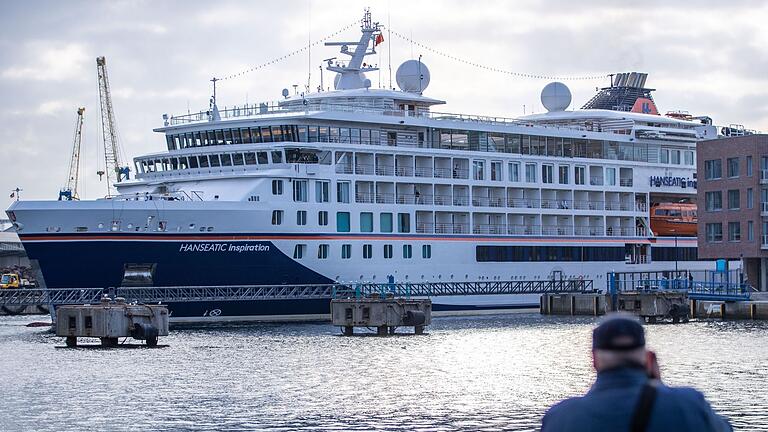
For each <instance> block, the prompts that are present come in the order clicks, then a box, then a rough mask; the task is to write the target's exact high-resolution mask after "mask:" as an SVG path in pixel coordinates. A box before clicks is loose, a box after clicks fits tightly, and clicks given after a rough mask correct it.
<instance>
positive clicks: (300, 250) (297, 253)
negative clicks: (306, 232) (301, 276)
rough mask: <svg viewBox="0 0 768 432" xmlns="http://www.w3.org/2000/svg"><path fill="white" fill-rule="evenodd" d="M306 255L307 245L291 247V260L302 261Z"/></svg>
mask: <svg viewBox="0 0 768 432" xmlns="http://www.w3.org/2000/svg"><path fill="white" fill-rule="evenodd" d="M306 254H307V245H305V244H297V245H296V246H294V247H293V259H302V258H304V255H306Z"/></svg>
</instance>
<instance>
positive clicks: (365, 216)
mask: <svg viewBox="0 0 768 432" xmlns="http://www.w3.org/2000/svg"><path fill="white" fill-rule="evenodd" d="M360 232H373V213H370V212H363V213H360Z"/></svg>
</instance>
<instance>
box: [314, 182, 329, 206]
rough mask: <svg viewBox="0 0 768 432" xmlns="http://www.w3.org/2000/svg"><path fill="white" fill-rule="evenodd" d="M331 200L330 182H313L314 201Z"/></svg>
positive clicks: (323, 201)
mask: <svg viewBox="0 0 768 432" xmlns="http://www.w3.org/2000/svg"><path fill="white" fill-rule="evenodd" d="M330 200H331V183H330V182H327V181H319V180H318V181H316V182H315V201H316V202H319V203H326V202H329V201H330Z"/></svg>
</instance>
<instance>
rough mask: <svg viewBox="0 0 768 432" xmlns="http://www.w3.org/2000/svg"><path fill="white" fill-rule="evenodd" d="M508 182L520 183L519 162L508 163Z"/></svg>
mask: <svg viewBox="0 0 768 432" xmlns="http://www.w3.org/2000/svg"><path fill="white" fill-rule="evenodd" d="M509 181H511V182H519V181H520V162H510V163H509Z"/></svg>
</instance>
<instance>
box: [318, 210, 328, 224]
mask: <svg viewBox="0 0 768 432" xmlns="http://www.w3.org/2000/svg"><path fill="white" fill-rule="evenodd" d="M317 224H318V225H320V226H326V225H328V212H327V211H319V212H317Z"/></svg>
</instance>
